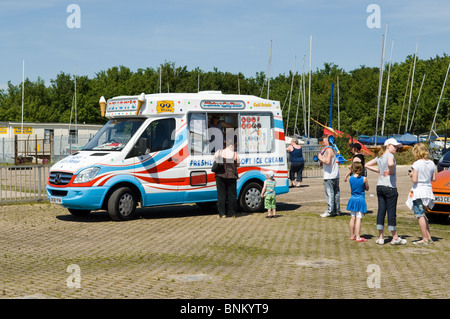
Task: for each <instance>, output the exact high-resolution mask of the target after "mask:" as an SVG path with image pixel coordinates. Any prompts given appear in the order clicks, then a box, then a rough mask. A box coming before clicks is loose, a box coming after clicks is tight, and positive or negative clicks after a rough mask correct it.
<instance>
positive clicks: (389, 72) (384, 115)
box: [381, 41, 394, 136]
mask: <svg viewBox="0 0 450 319" xmlns="http://www.w3.org/2000/svg"><path fill="white" fill-rule="evenodd" d="M393 50H394V41H392V44H391V55H390V57H389V69H388V78H387V83H386V96H385V97H384V110H383V120H382V122H381V136H383V135H384V123H385V122H386V107H387V100H388V92H389V79H390V76H391V64H392V51H393Z"/></svg>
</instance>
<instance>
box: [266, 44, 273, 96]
mask: <svg viewBox="0 0 450 319" xmlns="http://www.w3.org/2000/svg"><path fill="white" fill-rule="evenodd" d="M271 64H272V40H270V54H269V72H268V74H267V99H269V92H270V66H271Z"/></svg>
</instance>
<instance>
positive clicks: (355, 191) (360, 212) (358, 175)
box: [347, 162, 369, 243]
mask: <svg viewBox="0 0 450 319" xmlns="http://www.w3.org/2000/svg"><path fill="white" fill-rule="evenodd" d="M351 171H352V176H350V180H349V182H350V187H351V191H352V195H351V197H350V199H349V200H348V203H347V210H348V211H350V215H351V218H350V240H355V241H356V242H358V243H363V242H366V241H367V239H365V238H364V237H361V220H362V218H363V216H364V214H365V213H367V204H366V198H365V191H368V190H369V183H368V182H367V177H365V176H363V172H364V167H363V165H362V164H361V163H360V162H354V163H352V165H351Z"/></svg>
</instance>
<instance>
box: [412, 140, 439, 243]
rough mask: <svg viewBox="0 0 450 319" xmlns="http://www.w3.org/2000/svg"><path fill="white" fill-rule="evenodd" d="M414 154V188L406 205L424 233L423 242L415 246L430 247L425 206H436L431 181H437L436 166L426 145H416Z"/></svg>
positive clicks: (430, 241) (420, 241)
mask: <svg viewBox="0 0 450 319" xmlns="http://www.w3.org/2000/svg"><path fill="white" fill-rule="evenodd" d="M412 152H413V155H414V157H415V158H416V161H415V162H414V163H413V165H412V167H411V171H410V173H409V176H410V177H411V181H412V182H413V187H412V189H411V191H410V192H409V197H408V200H407V201H406V205H407V206H408V207H409V209H413V210H414V216H416V218H417V221H418V222H419V227H420V232H421V233H422V240H419V241H415V242H414V244H416V245H428V244H430V243H432V242H433V241H432V240H431V235H430V227H429V225H428V220H427V218H426V217H425V206H428V207H430V208H433V206H434V194H433V188H432V187H431V181H435V180H436V165H434V162H433V161H432V160H430V159H429V156H430V155H429V153H428V150H427V147H426V145H425V144H423V143H417V144H416V145H414V148H413V151H412Z"/></svg>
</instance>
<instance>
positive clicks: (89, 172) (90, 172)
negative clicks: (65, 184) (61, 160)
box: [73, 167, 100, 184]
mask: <svg viewBox="0 0 450 319" xmlns="http://www.w3.org/2000/svg"><path fill="white" fill-rule="evenodd" d="M99 170H100V167H89V168H86V169H84V170H82V171H81V172H80V173H79V174H78V175H77V177H75V179H74V181H73V183H74V184H79V183H87V182H90V181H91V180H92V179H93V178H94V177H95V175H97V173H98V171H99Z"/></svg>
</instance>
